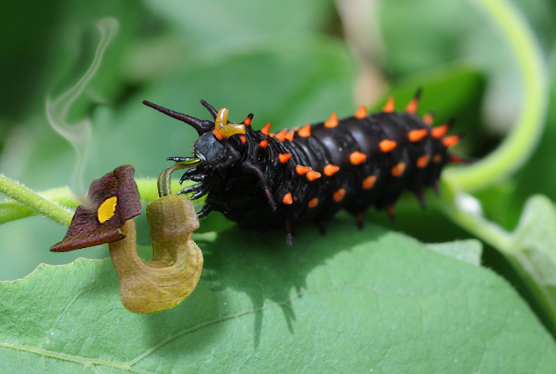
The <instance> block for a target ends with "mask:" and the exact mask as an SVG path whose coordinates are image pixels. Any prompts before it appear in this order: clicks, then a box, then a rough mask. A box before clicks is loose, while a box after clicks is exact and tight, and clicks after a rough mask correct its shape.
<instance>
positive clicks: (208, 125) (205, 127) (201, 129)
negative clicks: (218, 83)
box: [143, 100, 214, 135]
mask: <svg viewBox="0 0 556 374" xmlns="http://www.w3.org/2000/svg"><path fill="white" fill-rule="evenodd" d="M143 104H145V105H146V106H148V107H151V108H153V109H156V110H158V111H159V112H161V113H164V114H166V115H167V116H170V117H172V118H175V119H178V120H180V121H182V122H185V123H187V124H188V125H191V126H192V127H193V128H194V129H195V130H197V132H198V133H199V135H202V134H204V133H205V132H207V131H210V130H212V129H213V128H214V122H211V121H206V120H200V119H198V118H195V117H191V116H188V115H187V114H183V113H179V112H175V111H173V110H170V109H167V108H164V107H162V106H160V105H156V104H154V103H151V102H150V101H147V100H143ZM203 105H204V104H203ZM207 105H208V104H207ZM209 106H210V105H209ZM211 108H212V107H211ZM207 109H208V108H207ZM212 110H214V108H212ZM209 111H210V109H209ZM211 114H212V111H211ZM213 116H214V114H213Z"/></svg>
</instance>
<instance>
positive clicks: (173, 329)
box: [0, 220, 556, 373]
mask: <svg viewBox="0 0 556 374" xmlns="http://www.w3.org/2000/svg"><path fill="white" fill-rule="evenodd" d="M204 237H206V240H205V239H203V238H204ZM196 238H197V240H198V244H199V245H200V246H201V248H202V249H203V252H204V255H205V265H206V267H205V270H204V272H203V276H202V279H201V281H200V283H199V286H198V289H197V290H195V291H194V292H193V294H192V295H191V296H190V297H189V298H188V299H187V300H185V301H184V302H183V303H182V304H181V305H179V306H178V307H176V308H175V309H172V310H170V311H166V312H162V313H158V314H154V315H134V314H131V313H130V312H128V311H126V310H125V309H124V308H123V307H122V306H121V304H120V301H119V297H118V286H117V278H116V275H115V272H114V270H113V269H112V265H111V263H110V262H109V260H102V261H98V260H97V261H94V260H84V259H80V260H77V261H76V262H74V263H72V264H69V265H65V266H48V265H42V266H40V267H39V268H38V269H37V270H36V271H35V272H34V273H33V274H31V275H30V276H28V277H27V278H25V279H23V280H21V281H14V282H4V283H1V284H0V295H1V300H2V303H1V304H0V318H1V324H0V370H2V371H10V372H26V371H28V369H29V368H30V367H40V368H42V367H45V368H46V369H45V370H46V371H50V372H60V373H65V372H82V371H83V372H102V373H112V372H114V373H124V372H135V373H168V372H245V373H250V372H253V373H255V372H256V373H260V372H265V371H272V372H302V371H303V370H305V371H306V372H370V371H371V370H372V371H373V372H382V373H403V372H409V371H411V372H427V373H471V372H481V373H523V372H536V373H550V372H552V371H553V368H554V367H556V346H555V344H554V342H553V341H552V339H551V338H550V336H549V335H548V334H547V332H546V331H545V330H544V329H543V327H542V326H541V325H540V324H539V322H538V321H537V320H536V318H535V317H534V316H533V315H532V313H531V311H530V310H529V308H528V307H527V306H526V305H525V303H524V302H523V301H522V300H521V299H520V298H519V297H518V296H517V295H516V293H515V291H513V289H511V288H510V287H509V286H508V284H507V283H506V282H504V281H503V280H501V279H500V278H499V277H498V276H496V275H495V274H494V273H492V272H490V271H488V270H486V269H482V268H480V267H477V266H473V265H470V264H467V263H465V262H463V261H458V260H454V259H452V258H450V257H447V256H443V255H439V254H436V253H434V252H433V251H431V250H429V249H427V248H426V247H424V246H422V245H421V244H420V243H418V242H416V241H415V240H413V239H409V238H407V237H405V236H403V235H400V234H396V233H391V232H388V231H385V230H384V229H381V228H379V227H377V226H370V227H368V228H366V229H365V230H357V229H356V228H355V225H354V223H353V222H347V221H341V220H335V221H333V225H331V227H330V230H329V233H328V234H327V236H326V237H321V236H319V234H318V232H317V230H316V229H313V228H309V227H304V228H301V229H300V230H299V233H298V235H297V236H296V237H295V244H294V248H288V247H287V246H286V244H285V239H284V235H283V234H280V233H269V234H266V235H262V236H261V235H258V234H256V233H253V232H246V231H239V230H237V229H231V230H228V231H226V232H224V233H221V234H219V235H218V237H217V238H216V239H214V235H213V236H208V237H207V235H197V236H196ZM234 243H237V244H234Z"/></svg>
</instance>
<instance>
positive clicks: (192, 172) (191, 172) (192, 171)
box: [180, 168, 197, 184]
mask: <svg viewBox="0 0 556 374" xmlns="http://www.w3.org/2000/svg"><path fill="white" fill-rule="evenodd" d="M195 174H197V168H191V169H189V170H187V171H186V172H185V173H183V175H182V176H181V178H180V184H182V183H183V182H184V181H186V180H188V179H189V178H191V177H192V176H193V175H195Z"/></svg>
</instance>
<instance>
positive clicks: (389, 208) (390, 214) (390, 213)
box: [386, 204, 396, 224]
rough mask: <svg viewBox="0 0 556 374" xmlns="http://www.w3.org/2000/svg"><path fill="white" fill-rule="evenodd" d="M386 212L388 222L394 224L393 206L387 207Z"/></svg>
mask: <svg viewBox="0 0 556 374" xmlns="http://www.w3.org/2000/svg"><path fill="white" fill-rule="evenodd" d="M386 211H387V212H388V216H389V217H390V222H392V224H394V223H396V215H395V214H394V204H392V205H388V207H387V208H386Z"/></svg>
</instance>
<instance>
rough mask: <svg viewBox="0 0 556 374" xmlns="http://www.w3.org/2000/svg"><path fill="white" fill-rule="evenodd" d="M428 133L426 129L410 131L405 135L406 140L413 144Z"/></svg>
mask: <svg viewBox="0 0 556 374" xmlns="http://www.w3.org/2000/svg"><path fill="white" fill-rule="evenodd" d="M428 133H429V131H428V130H427V129H417V130H411V131H410V132H408V133H407V138H408V139H409V141H410V142H413V143H415V142H418V141H420V140H421V139H423V138H424V137H425V136H427V134H428Z"/></svg>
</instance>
